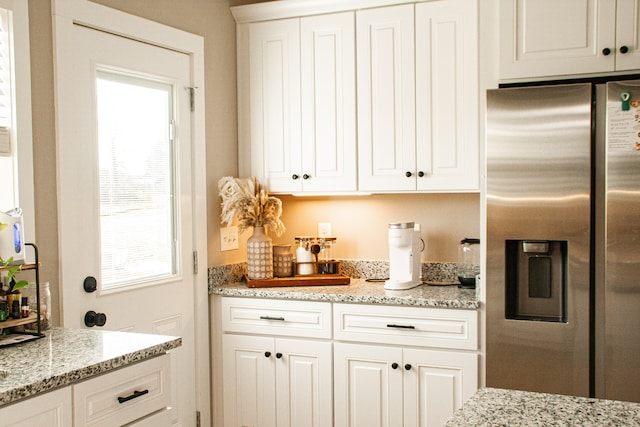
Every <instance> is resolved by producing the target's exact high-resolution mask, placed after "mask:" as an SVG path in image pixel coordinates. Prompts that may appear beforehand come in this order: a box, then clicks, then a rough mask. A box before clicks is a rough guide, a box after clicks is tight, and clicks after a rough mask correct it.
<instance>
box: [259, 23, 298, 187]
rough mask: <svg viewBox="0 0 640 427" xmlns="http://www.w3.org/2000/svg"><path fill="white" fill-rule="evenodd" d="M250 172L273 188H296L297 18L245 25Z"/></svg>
mask: <svg viewBox="0 0 640 427" xmlns="http://www.w3.org/2000/svg"><path fill="white" fill-rule="evenodd" d="M248 86H249V90H250V91H251V92H250V108H249V110H250V135H249V137H250V153H251V154H250V156H251V163H250V165H251V167H250V175H254V176H257V177H258V178H260V179H261V181H262V182H263V183H266V184H267V186H268V187H269V189H270V190H271V191H275V192H278V191H283V192H287V191H289V192H291V191H300V181H301V179H300V180H294V179H292V175H294V174H296V173H298V174H299V173H300V172H299V171H300V169H301V168H302V154H301V148H302V145H301V144H300V134H301V130H300V129H301V128H300V125H301V120H300V20H299V19H284V20H279V21H267V22H258V23H254V24H251V25H250V26H249V85H248Z"/></svg>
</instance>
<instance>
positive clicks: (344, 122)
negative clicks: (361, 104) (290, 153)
mask: <svg viewBox="0 0 640 427" xmlns="http://www.w3.org/2000/svg"><path fill="white" fill-rule="evenodd" d="M300 72H301V79H300V82H301V85H302V86H301V87H302V169H301V171H302V178H303V181H302V189H303V191H305V192H308V191H317V192H321V191H336V192H340V191H342V192H344V191H356V190H357V174H356V171H357V165H356V162H357V160H356V99H355V95H356V83H355V22H354V14H353V12H344V13H334V14H329V15H317V16H307V17H304V18H301V19H300ZM305 176H306V177H307V178H306V179H305Z"/></svg>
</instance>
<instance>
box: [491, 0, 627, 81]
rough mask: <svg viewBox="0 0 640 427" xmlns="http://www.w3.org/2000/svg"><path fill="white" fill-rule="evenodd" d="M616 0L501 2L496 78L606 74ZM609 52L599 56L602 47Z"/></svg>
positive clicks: (610, 64) (611, 56) (611, 65)
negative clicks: (498, 64)
mask: <svg viewBox="0 0 640 427" xmlns="http://www.w3.org/2000/svg"><path fill="white" fill-rule="evenodd" d="M615 2H616V0H563V1H556V0H501V3H500V23H501V24H500V25H501V36H500V37H501V47H500V51H501V52H500V53H501V55H500V56H501V60H500V77H501V78H503V79H510V78H519V77H541V76H555V75H567V74H579V73H595V72H605V71H612V70H613V69H614V63H615V57H616V55H615V51H616V48H615V19H616V17H615V13H616V3H615ZM605 48H608V49H610V51H611V53H610V54H608V55H605V54H603V49H605Z"/></svg>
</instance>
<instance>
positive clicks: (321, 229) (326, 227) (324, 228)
mask: <svg viewBox="0 0 640 427" xmlns="http://www.w3.org/2000/svg"><path fill="white" fill-rule="evenodd" d="M318 237H331V223H330V222H319V223H318Z"/></svg>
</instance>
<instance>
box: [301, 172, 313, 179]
mask: <svg viewBox="0 0 640 427" xmlns="http://www.w3.org/2000/svg"><path fill="white" fill-rule="evenodd" d="M309 178H311V175H309V174H308V173H305V174H303V175H302V179H309Z"/></svg>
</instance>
